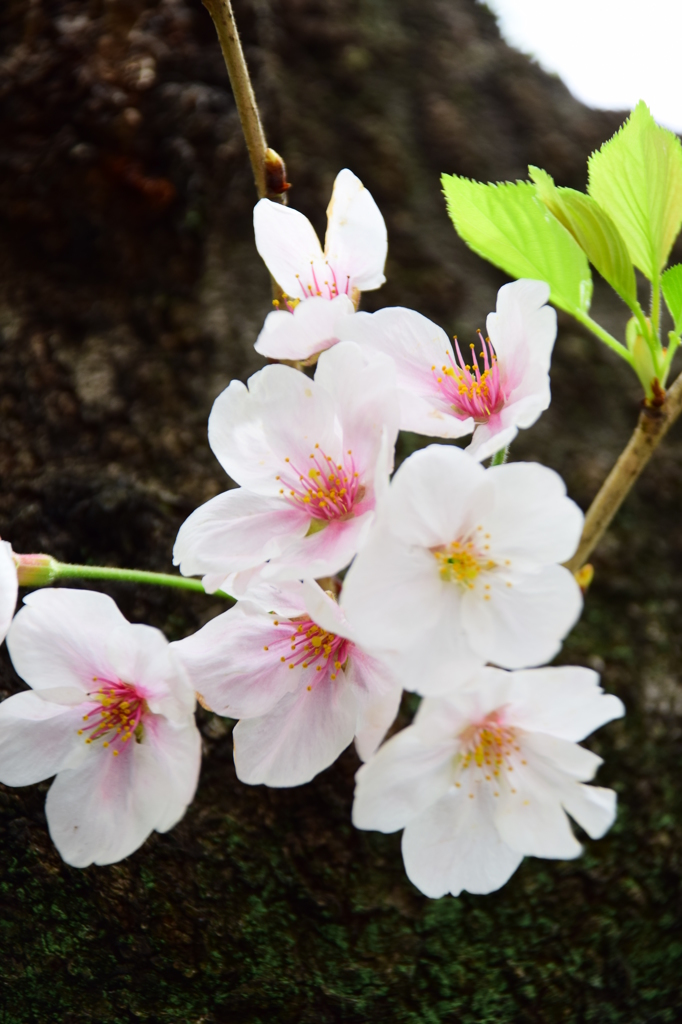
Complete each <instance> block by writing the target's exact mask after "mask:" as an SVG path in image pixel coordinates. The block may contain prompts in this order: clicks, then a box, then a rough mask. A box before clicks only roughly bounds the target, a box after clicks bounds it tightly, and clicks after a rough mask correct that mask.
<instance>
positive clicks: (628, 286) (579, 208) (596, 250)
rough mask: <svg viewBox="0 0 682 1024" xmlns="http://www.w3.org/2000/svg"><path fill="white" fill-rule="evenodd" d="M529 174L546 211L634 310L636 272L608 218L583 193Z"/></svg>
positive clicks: (540, 173)
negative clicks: (568, 233)
mask: <svg viewBox="0 0 682 1024" xmlns="http://www.w3.org/2000/svg"><path fill="white" fill-rule="evenodd" d="M528 172H529V174H530V176H531V178H532V179H533V181H534V182H535V185H536V188H537V194H538V197H539V198H540V199H541V200H542V202H543V203H544V204H545V206H546V207H547V209H548V210H550V211H551V212H552V213H553V214H554V216H555V217H556V218H557V220H559V221H560V222H561V223H562V224H563V226H564V227H565V228H566V230H567V231H570V232H571V234H572V235H573V237H574V238H575V240H576V242H577V243H578V245H579V246H580V248H581V249H582V250H583V251H584V252H585V253H586V255H587V258H588V259H589V261H590V263H592V264H593V265H594V266H595V267H596V269H597V270H598V271H599V273H600V274H601V276H602V277H603V278H604V279H605V280H606V281H608V283H609V284H610V285H611V287H612V288H613V289H614V290H615V291H616V292H618V294H619V295H620V297H621V299H623V301H624V302H626V303H627V305H628V306H630V308H631V309H633V308H634V307H635V306H636V304H637V284H636V281H635V271H634V268H633V266H632V260H631V259H630V256H629V255H628V250H627V246H626V245H625V242H624V241H623V238H622V235H621V234H620V232H619V231H618V228H617V227H616V225H615V224H614V223H613V221H612V220H611V218H610V217H609V215H608V214H607V213H605V212H604V211H603V210H602V209H601V207H600V206H599V205H598V203H596V202H595V200H594V199H592V198H591V197H590V196H586V195H585V194H584V193H583V192H576V191H575V189H572V188H557V187H556V185H555V184H554V181H553V180H552V178H551V176H550V175H549V174H548V173H547V171H542V170H540V168H539V167H529V168H528Z"/></svg>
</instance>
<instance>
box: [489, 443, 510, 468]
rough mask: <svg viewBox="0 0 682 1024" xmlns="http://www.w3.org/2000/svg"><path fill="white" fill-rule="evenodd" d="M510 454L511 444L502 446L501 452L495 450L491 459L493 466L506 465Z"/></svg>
mask: <svg viewBox="0 0 682 1024" xmlns="http://www.w3.org/2000/svg"><path fill="white" fill-rule="evenodd" d="M508 456H509V445H507V446H506V447H505V448H500V450H499V452H495V454H494V455H493V457H492V459H491V460H490V465H491V466H504V464H505V462H506V461H507V458H508Z"/></svg>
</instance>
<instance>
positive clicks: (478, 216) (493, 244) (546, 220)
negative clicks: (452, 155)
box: [441, 174, 592, 313]
mask: <svg viewBox="0 0 682 1024" xmlns="http://www.w3.org/2000/svg"><path fill="white" fill-rule="evenodd" d="M441 181H442V184H443V191H444V193H445V198H446V200H447V205H448V212H449V214H450V217H451V219H452V222H453V224H454V225H455V228H456V230H457V232H458V233H459V234H460V235H461V237H462V238H463V239H464V241H465V242H466V243H467V245H469V246H470V247H471V248H472V249H473V250H474V252H476V253H478V255H479V256H483V258H484V259H487V260H490V262H491V263H494V264H495V265H496V266H498V267H501V269H502V270H505V271H506V272H507V273H508V274H510V275H511V276H512V277H517V278H519V277H530V278H534V279H535V280H539V281H547V283H548V284H549V287H550V290H551V295H550V298H551V300H552V302H554V304H555V305H557V306H559V307H560V308H561V309H565V310H567V311H568V312H569V313H574V312H576V311H578V312H580V313H586V312H587V310H588V309H589V308H590V299H591V298H592V278H591V275H590V268H589V265H588V263H587V259H586V257H585V254H584V252H583V251H582V250H581V248H580V246H579V245H578V244H577V242H576V241H575V239H574V238H573V237H572V235H571V234H569V232H568V231H567V230H566V229H565V228H564V226H563V225H562V224H560V223H559V221H558V220H556V218H555V217H553V216H552V215H551V214H550V213H549V211H548V210H547V209H546V207H545V206H544V204H543V203H541V202H540V200H539V199H538V198H537V196H536V189H535V185H532V184H531V183H530V182H529V181H517V182H516V183H515V184H512V183H511V182H502V183H499V184H497V185H492V184H490V185H485V184H483V183H482V182H478V181H470V180H469V179H468V178H460V177H458V176H457V175H456V174H444V175H443V177H442V179H441Z"/></svg>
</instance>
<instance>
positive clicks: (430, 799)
mask: <svg viewBox="0 0 682 1024" xmlns="http://www.w3.org/2000/svg"><path fill="white" fill-rule="evenodd" d="M456 753H457V743H456V740H455V739H453V737H444V738H442V739H441V740H440V742H433V743H432V742H428V741H427V739H426V738H425V737H424V736H422V735H421V734H420V732H419V731H418V730H417V729H415V728H414V727H413V726H410V727H408V728H407V729H403V730H402V732H399V733H397V734H396V735H395V736H392V737H391V738H390V739H389V740H387V741H386V743H384V744H383V746H381V747H379V749H378V751H377V752H376V754H374V756H373V757H372V758H370V760H369V761H367V763H366V764H363V765H362V767H361V768H359V769H358V771H357V773H356V775H355V782H356V785H355V796H354V799H353V824H354V825H355V827H356V828H362V829H368V830H373V831H376V832H396V831H397V830H398V829H399V828H404V827H405V825H407V823H408V822H410V821H412V820H413V819H414V818H416V817H418V816H419V815H420V814H421V813H422V812H423V810H424V809H425V808H426V807H430V806H431V805H432V804H434V803H435V802H436V801H437V800H440V798H441V797H442V796H443V795H444V794H445V793H446V792H447V791H448V789H449V788H450V787H451V786H452V781H453V763H454V757H455V754H456Z"/></svg>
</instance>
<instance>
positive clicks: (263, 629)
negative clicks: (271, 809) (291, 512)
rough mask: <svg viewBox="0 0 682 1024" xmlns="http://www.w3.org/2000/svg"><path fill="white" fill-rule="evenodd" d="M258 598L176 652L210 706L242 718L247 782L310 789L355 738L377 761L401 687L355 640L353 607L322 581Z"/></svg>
mask: <svg viewBox="0 0 682 1024" xmlns="http://www.w3.org/2000/svg"><path fill="white" fill-rule="evenodd" d="M250 598H251V599H250V600H245V601H240V602H239V603H238V604H236V605H235V606H234V607H233V608H231V609H230V610H229V611H227V612H224V613H223V614H222V615H218V616H217V617H216V618H214V619H211V621H210V622H208V623H207V624H206V625H205V626H204V627H203V628H202V629H200V630H199V631H198V632H197V633H195V634H194V635H193V636H189V637H187V639H185V640H180V641H179V642H176V643H174V644H173V645H172V646H173V648H174V649H175V651H176V652H177V654H178V656H179V657H180V659H181V661H182V662H183V664H184V665H185V668H186V669H187V672H188V674H189V676H190V678H191V680H192V685H193V686H194V687H195V688H196V690H197V691H198V693H200V694H201V700H202V702H203V703H205V704H206V705H207V706H208V707H210V708H211V709H212V710H214V711H216V712H217V713H218V714H220V715H226V716H228V717H230V718H238V719H240V721H239V723H238V725H237V726H236V727H235V730H234V734H233V735H234V759H235V766H236V770H237V775H238V777H239V778H240V779H241V781H242V782H246V783H249V784H250V785H257V784H258V783H265V784H266V785H268V786H300V785H301V784H302V783H304V782H309V781H310V779H312V778H314V776H315V775H317V774H318V773H319V772H321V771H323V770H324V769H325V768H328V767H329V765H330V764H332V763H333V762H334V761H335V760H336V758H337V757H338V756H339V754H340V753H341V751H342V750H344V749H345V748H346V747H347V746H348V744H349V743H351V742H352V740H353V737H355V744H356V747H357V750H358V753H359V755H360V757H362V758H367V757H369V756H370V755H371V754H372V753H373V752H374V751H375V750H376V748H377V746H378V745H379V743H380V742H381V740H382V739H383V737H384V735H385V734H386V730H387V729H388V727H389V726H390V724H391V722H392V721H393V719H394V718H395V716H396V714H397V712H398V706H399V704H400V696H401V693H402V687H401V686H400V684H399V683H397V682H396V681H395V679H394V677H393V676H392V675H391V674H390V672H389V670H388V669H387V667H386V666H385V665H384V664H383V663H382V662H381V661H380V660H378V659H376V658H373V657H371V656H370V655H368V654H367V653H366V652H365V651H363V649H362V648H361V647H359V646H358V645H357V644H356V643H355V640H354V633H353V631H352V630H351V629H350V627H349V625H348V623H347V622H346V619H345V616H344V614H343V610H342V609H341V608H340V607H339V606H338V605H337V603H336V601H335V600H334V599H333V597H332V596H331V595H330V594H327V593H325V592H324V591H323V590H322V589H321V588H320V587H319V586H318V585H317V584H316V583H312V582H307V583H298V582H297V583H289V584H283V585H281V586H267V585H262V584H261V585H260V587H258V586H257V587H255V588H252V589H251V591H250Z"/></svg>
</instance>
